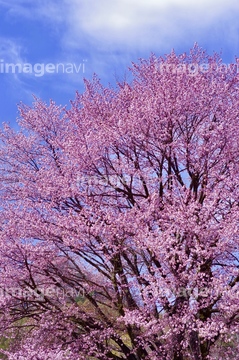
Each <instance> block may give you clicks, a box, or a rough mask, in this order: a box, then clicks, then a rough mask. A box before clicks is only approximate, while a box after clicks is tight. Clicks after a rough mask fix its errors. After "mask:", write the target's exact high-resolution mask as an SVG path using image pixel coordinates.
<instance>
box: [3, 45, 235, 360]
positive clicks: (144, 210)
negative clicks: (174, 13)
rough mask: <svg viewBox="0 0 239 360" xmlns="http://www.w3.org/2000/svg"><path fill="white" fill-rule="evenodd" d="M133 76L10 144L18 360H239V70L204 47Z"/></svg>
mask: <svg viewBox="0 0 239 360" xmlns="http://www.w3.org/2000/svg"><path fill="white" fill-rule="evenodd" d="M131 71H132V77H133V80H132V82H130V83H127V82H122V83H119V84H118V86H117V89H113V88H104V87H103V86H102V85H101V84H100V82H99V80H98V79H97V77H95V78H94V79H93V81H92V82H89V81H85V92H84V93H83V94H77V96H76V99H75V101H74V102H72V107H71V109H70V110H66V109H64V108H61V107H59V106H56V105H55V103H54V102H53V101H51V102H50V104H49V105H46V104H45V103H43V102H42V101H41V100H38V99H35V103H34V105H33V107H32V108H29V107H27V106H24V105H22V106H21V107H20V115H21V117H20V120H19V125H20V127H21V130H20V131H14V130H13V129H11V128H10V127H9V126H7V125H5V127H4V129H3V131H2V132H1V149H0V181H1V184H0V201H1V207H0V221H1V227H0V230H1V231H0V241H1V246H0V273H1V274H0V275H1V276H0V292H1V293H0V295H1V296H0V319H1V321H0V331H1V335H2V336H3V337H4V339H5V340H4V343H6V341H7V344H8V346H7V348H8V351H6V350H2V353H3V354H5V355H6V357H7V359H9V360H12V359H14V360H16V359H19V360H21V359H26V360H33V359H34V360H35V359H36V360H37V359H38V360H47V359H53V358H54V359H58V360H61V359H62V360H63V359H69V360H80V359H82V360H85V359H97V360H106V359H115V360H120V359H129V360H141V359H145V360H147V359H148V360H153V359H154V360H161V359H162V360H188V359H193V360H204V359H231V358H232V356H233V355H235V354H237V353H238V350H239V348H238V341H237V337H236V336H237V334H238V321H239V306H238V305H239V288H238V282H239V255H238V251H239V239H238V230H239V229H238V225H239V207H238V205H239V202H238V199H239V147H238V143H239V92H238V89H239V79H238V74H237V66H236V64H234V65H233V64H232V65H231V66H230V67H228V68H225V66H223V65H222V62H221V59H220V57H219V56H218V55H214V56H212V57H210V56H208V55H207V54H206V53H205V52H204V51H202V50H201V49H200V48H198V47H197V46H195V47H194V48H193V49H192V50H191V52H190V53H189V54H188V55H186V54H182V55H179V56H177V55H176V54H175V53H174V52H172V53H170V54H169V55H167V56H165V57H162V58H156V57H155V56H153V55H152V56H151V57H150V58H149V60H141V61H140V62H139V63H138V64H133V65H132V69H131ZM6 339H9V340H6ZM5 347H6V346H5Z"/></svg>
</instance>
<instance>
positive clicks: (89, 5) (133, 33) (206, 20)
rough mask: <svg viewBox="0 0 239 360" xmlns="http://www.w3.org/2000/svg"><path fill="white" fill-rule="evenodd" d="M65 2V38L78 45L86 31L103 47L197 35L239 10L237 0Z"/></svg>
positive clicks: (141, 44) (160, 41)
mask: <svg viewBox="0 0 239 360" xmlns="http://www.w3.org/2000/svg"><path fill="white" fill-rule="evenodd" d="M65 4H67V5H68V6H67V9H68V10H67V13H66V21H67V23H68V30H69V31H68V32H67V37H66V42H68V44H72V45H75V46H77V43H78V46H79V36H81V35H82V34H84V35H85V36H87V37H88V38H89V41H90V42H91V43H98V44H104V45H103V46H104V48H107V47H108V46H113V47H121V48H122V47H127V46H130V47H133V48H135V47H138V48H141V47H146V48H147V47H148V48H150V47H152V46H153V45H155V44H158V45H161V44H162V45H163V44H164V43H165V41H173V40H174V39H175V40H178V39H183V38H184V37H185V36H190V35H192V34H195V37H197V36H198V35H199V32H200V31H201V32H204V31H205V30H207V29H208V28H210V27H212V26H214V25H218V22H219V21H220V19H221V18H224V19H225V17H227V19H229V17H230V16H231V15H233V14H235V12H238V11H239V2H238V1H236V0H228V1H227V2H225V0H211V1H210V0H201V1H200V2H199V1H192V0H161V1H160V0H101V1H99V0H88V1H85V2H83V1H81V0H65Z"/></svg>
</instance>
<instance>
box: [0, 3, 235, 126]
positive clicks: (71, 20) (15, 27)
mask: <svg viewBox="0 0 239 360" xmlns="http://www.w3.org/2000/svg"><path fill="white" fill-rule="evenodd" d="M238 19H239V1H238V0H198V1H193V0H191V1H190V0H55V1H53V0H34V1H32V0H0V97H1V101H0V123H2V122H10V123H11V124H12V125H14V124H15V123H16V118H17V116H18V112H17V104H19V103H20V102H21V101H22V102H24V103H26V104H29V105H30V104H31V103H32V101H33V98H32V95H33V94H34V95H36V96H37V97H40V98H42V99H44V100H45V101H47V102H48V101H49V99H53V100H54V101H55V102H56V103H57V104H62V105H69V101H70V100H72V99H74V97H75V91H76V90H78V91H79V92H83V91H84V84H83V78H84V77H85V78H87V79H91V78H92V75H93V73H96V74H97V75H98V76H99V77H100V78H101V80H102V82H103V83H104V84H105V85H107V84H108V83H111V84H113V85H114V84H115V82H116V81H118V80H123V78H124V77H125V76H127V68H128V66H130V64H131V61H134V62H136V61H137V60H138V59H139V58H148V57H149V56H150V53H151V52H153V53H155V54H156V55H157V56H160V55H164V54H166V53H169V52H170V51H171V50H172V49H173V48H174V49H175V51H176V52H177V53H181V52H185V51H186V52H187V51H189V49H190V48H191V47H192V46H193V44H194V43H195V42H198V44H199V46H200V47H202V48H204V49H205V50H207V52H208V53H210V54H211V53H213V51H216V52H221V53H222V58H223V61H224V62H225V63H229V62H234V60H235V56H238V57H239V20H238ZM7 64H15V65H16V64H18V65H19V66H18V65H17V67H16V68H15V73H14V71H13V70H11V69H12V68H11V67H9V68H8V71H7V70H6V66H7ZM49 64H50V65H49ZM59 64H60V65H59ZM19 69H20V70H19Z"/></svg>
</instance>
